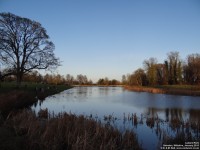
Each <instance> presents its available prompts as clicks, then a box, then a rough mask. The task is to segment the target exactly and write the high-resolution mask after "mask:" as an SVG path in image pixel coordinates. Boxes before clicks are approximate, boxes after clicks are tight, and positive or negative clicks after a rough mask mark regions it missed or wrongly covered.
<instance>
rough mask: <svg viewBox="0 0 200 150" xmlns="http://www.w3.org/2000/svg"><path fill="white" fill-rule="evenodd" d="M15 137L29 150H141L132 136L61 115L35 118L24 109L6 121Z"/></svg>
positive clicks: (98, 124)
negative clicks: (22, 141) (23, 140)
mask: <svg viewBox="0 0 200 150" xmlns="http://www.w3.org/2000/svg"><path fill="white" fill-rule="evenodd" d="M6 124H7V126H9V127H10V128H12V130H14V132H15V133H16V135H18V136H24V137H25V139H26V141H25V143H26V144H25V149H30V150H40V149H41V150H58V149H59V150H60V149H61V150H62V149H70V150H94V149H97V150H98V149H99V150H126V149H136V150H137V149H141V146H140V145H139V144H138V141H137V136H136V135H135V133H133V132H130V131H126V132H125V133H124V134H122V133H120V131H118V130H117V129H116V128H113V127H111V126H106V125H102V124H100V123H97V122H96V121H94V120H92V119H89V118H85V117H84V116H76V115H73V114H67V113H62V114H59V115H58V116H56V117H54V118H49V119H44V118H42V117H40V118H38V117H36V114H34V113H33V112H32V111H29V110H23V111H22V112H20V113H18V114H17V115H16V116H14V117H12V118H10V119H8V120H7V121H6Z"/></svg>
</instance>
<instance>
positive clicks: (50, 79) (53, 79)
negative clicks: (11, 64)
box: [3, 70, 93, 85]
mask: <svg viewBox="0 0 200 150" xmlns="http://www.w3.org/2000/svg"><path fill="white" fill-rule="evenodd" d="M3 81H6V82H12V81H16V76H14V75H10V76H6V77H5V78H4V79H3ZM22 81H24V82H34V83H45V84H56V85H57V84H66V85H92V84H93V81H92V80H88V78H87V76H86V75H82V74H79V75H77V76H76V77H74V76H72V75H70V74H67V75H66V76H64V75H60V74H48V73H47V74H45V75H41V74H40V73H39V72H38V71H36V70H35V71H32V72H29V73H27V74H24V76H23V79H22Z"/></svg>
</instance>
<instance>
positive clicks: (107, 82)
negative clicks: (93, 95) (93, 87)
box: [97, 77, 121, 85]
mask: <svg viewBox="0 0 200 150" xmlns="http://www.w3.org/2000/svg"><path fill="white" fill-rule="evenodd" d="M97 84H98V85H119V84H121V83H120V81H118V80H116V79H112V80H109V79H108V78H107V77H105V78H100V79H99V80H98V81H97Z"/></svg>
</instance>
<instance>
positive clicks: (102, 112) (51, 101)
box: [32, 87, 200, 149]
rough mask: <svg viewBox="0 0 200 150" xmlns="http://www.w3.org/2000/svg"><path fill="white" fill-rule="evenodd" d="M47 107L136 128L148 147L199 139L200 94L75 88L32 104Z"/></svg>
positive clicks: (117, 126)
mask: <svg viewBox="0 0 200 150" xmlns="http://www.w3.org/2000/svg"><path fill="white" fill-rule="evenodd" d="M45 108H48V110H49V112H51V114H49V115H52V114H53V115H55V114H58V113H60V112H68V113H75V114H77V115H80V114H84V115H85V116H86V117H88V118H90V119H94V120H96V121H98V122H101V123H103V124H106V125H112V126H114V127H116V128H118V129H119V130H120V131H121V132H125V131H126V130H127V129H129V130H134V132H136V133H137V134H138V138H139V141H140V142H141V143H143V147H144V148H145V149H156V148H159V147H160V146H162V144H163V143H164V144H166V143H176V142H179V143H181V142H184V141H186V140H190V141H199V140H200V137H199V132H200V126H199V124H200V115H199V114H200V101H199V98H198V97H189V96H174V95H164V94H151V93H145V92H143V93H142V92H141V93H140V92H130V91H126V90H124V89H123V88H121V87H76V88H73V89H69V90H67V91H64V92H62V93H60V94H56V95H54V96H51V97H48V98H46V99H45V101H38V103H37V104H35V105H34V106H33V107H32V109H34V110H35V111H36V112H38V111H39V110H40V109H45ZM176 144H177V143H176Z"/></svg>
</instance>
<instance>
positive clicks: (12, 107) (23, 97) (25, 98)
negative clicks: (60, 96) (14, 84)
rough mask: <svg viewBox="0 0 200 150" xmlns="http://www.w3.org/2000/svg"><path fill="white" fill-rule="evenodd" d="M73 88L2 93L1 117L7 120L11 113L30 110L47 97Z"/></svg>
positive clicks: (0, 97)
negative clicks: (23, 109) (24, 109)
mask: <svg viewBox="0 0 200 150" xmlns="http://www.w3.org/2000/svg"><path fill="white" fill-rule="evenodd" d="M70 88H73V86H66V87H65V88H60V89H59V88H51V89H48V88H47V89H45V90H37V91H35V90H27V89H14V90H10V91H9V92H5V93H0V115H2V116H3V117H4V118H6V117H7V116H8V115H9V113H10V112H12V111H17V110H19V109H22V108H28V107H30V106H32V105H33V104H34V103H36V102H37V101H38V100H44V99H45V98H46V97H48V96H51V95H54V94H57V93H60V92H62V91H64V90H68V89H70Z"/></svg>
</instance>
